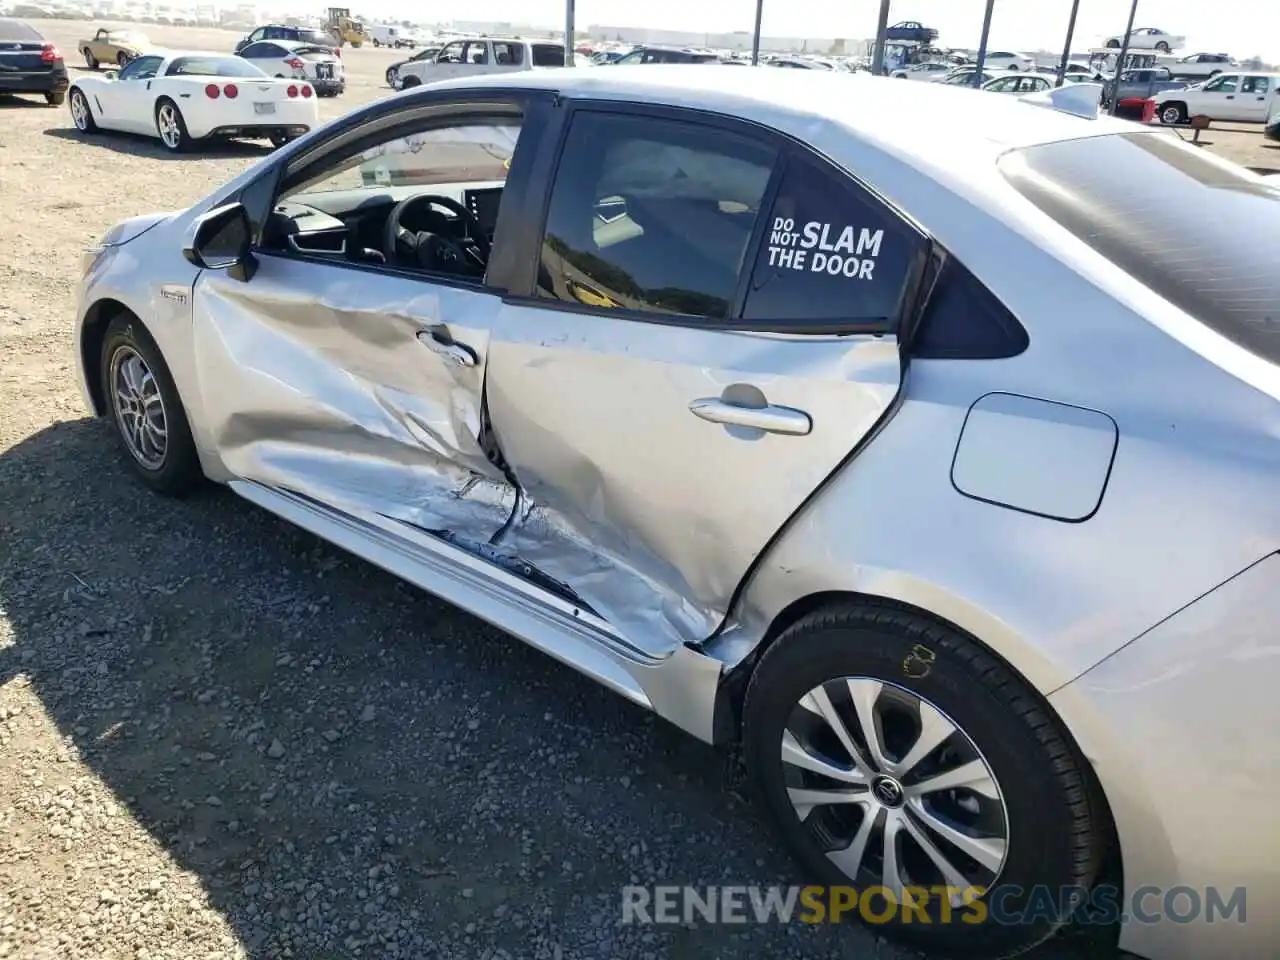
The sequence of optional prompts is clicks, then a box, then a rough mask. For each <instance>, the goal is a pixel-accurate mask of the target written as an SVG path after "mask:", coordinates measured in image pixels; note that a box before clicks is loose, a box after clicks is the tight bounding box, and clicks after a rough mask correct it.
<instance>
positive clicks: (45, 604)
mask: <svg viewBox="0 0 1280 960" xmlns="http://www.w3.org/2000/svg"><path fill="white" fill-rule="evenodd" d="M39 26H40V27H41V28H42V29H43V30H44V31H45V33H46V36H48V37H49V38H51V39H52V40H54V41H55V42H56V43H58V44H59V45H60V46H61V47H62V49H63V50H64V52H68V53H70V52H71V51H74V50H75V41H76V40H77V39H78V38H79V37H82V36H86V35H87V34H88V31H90V29H91V25H90V24H79V23H75V22H70V21H58V22H50V23H44V24H40V25H39ZM146 29H147V31H148V32H149V33H151V34H152V36H153V38H154V39H155V40H157V41H158V42H161V43H165V44H167V45H170V46H186V47H204V48H211V49H226V50H229V49H231V46H232V45H233V43H234V41H235V39H236V35H235V34H231V33H226V32H222V31H211V30H183V29H171V28H162V27H147V28H146ZM401 56H402V55H396V54H393V53H391V52H388V51H385V50H383V51H379V50H372V49H367V50H356V51H347V53H346V60H347V66H348V71H349V74H348V76H349V82H350V83H351V86H349V88H348V92H347V94H346V95H345V96H344V97H343V98H340V99H338V100H326V101H322V104H321V107H322V111H323V112H324V115H325V116H326V117H332V116H336V115H338V114H339V113H341V112H342V111H343V110H345V109H348V108H350V107H351V106H352V105H353V104H355V103H360V102H366V101H368V100H370V99H373V98H375V97H378V96H382V95H385V94H386V93H387V91H386V89H385V87H383V86H381V76H382V72H383V70H384V69H385V67H386V66H387V65H388V64H389V63H391V62H392V61H393V60H395V59H399V58H401ZM0 112H2V117H3V118H2V119H0V170H3V176H2V177H0V210H3V211H4V212H5V214H6V215H7V216H6V228H5V231H4V233H3V239H2V240H0V411H2V413H0V545H2V546H0V957H6V958H9V957H22V958H43V957H49V958H52V957H57V958H59V960H75V958H94V960H112V958H131V960H140V958H152V960H161V958H175V960H177V958H183V960H187V958H215V957H218V958H239V957H255V958H256V957H264V958H265V957H271V958H275V957H298V958H307V960H327V958H337V957H361V958H363V957H371V958H372V957H387V958H392V957H405V958H415V960H416V958H423V957H433V956H439V957H459V958H462V957H465V958H481V960H499V958H504V957H509V958H515V957H530V958H538V960H542V958H547V960H551V958H555V960H561V958H571V957H584V958H588V957H589V958H610V957H617V958H633V957H634V958H649V957H653V958H656V957H673V958H692V957H699V958H702V957H730V956H731V957H734V958H750V957H762V958H763V957H768V958H770V960H778V958H783V957H792V956H794V957H800V956H822V957H824V958H841V957H849V958H854V957H856V958H865V960H870V958H876V957H883V958H894V957H899V958H900V957H905V956H907V954H904V953H903V952H902V951H895V950H892V949H891V948H889V947H888V946H887V945H885V944H884V943H883V942H881V941H879V940H878V939H877V938H876V937H875V936H874V935H873V934H872V933H871V932H868V931H866V930H863V929H856V928H852V927H849V926H844V927H841V928H814V927H807V926H803V925H799V924H793V925H790V926H787V927H783V926H779V925H771V926H752V927H725V926H721V927H718V928H717V927H712V926H707V925H691V926H688V927H680V928H661V929H658V928H643V927H636V926H622V925H620V923H619V918H620V906H619V904H620V892H619V890H620V887H621V886H623V885H624V884H627V883H635V882H642V883H652V882H657V883H668V884H672V883H674V884H682V883H688V884H699V885H701V884H713V883H747V884H751V883H758V884H765V883H774V882H795V881H796V879H797V878H796V877H795V876H793V875H792V873H791V872H790V867H789V864H788V861H787V860H786V859H785V858H784V856H783V855H782V854H781V853H780V852H779V851H778V850H777V849H776V848H775V847H774V845H773V843H772V841H771V838H770V835H769V833H768V832H767V830H766V829H765V827H764V825H763V824H762V823H761V822H760V820H759V819H758V818H757V815H756V813H755V812H754V809H753V807H752V806H751V805H750V804H749V803H748V801H747V798H746V797H745V796H744V794H745V786H744V784H742V782H741V774H740V772H739V767H738V764H737V762H736V760H735V758H734V757H733V756H731V755H727V754H722V753H718V752H716V751H713V750H711V749H710V748H708V747H706V746H705V745H703V744H700V743H698V742H697V741H695V740H693V739H691V738H689V737H687V736H685V735H683V734H681V733H679V732H678V731H676V730H675V729H674V728H672V727H669V726H668V725H666V724H665V723H662V722H660V721H656V720H654V719H653V718H652V717H651V716H649V715H647V714H645V713H643V712H642V711H640V710H638V709H636V708H634V707H632V706H631V705H629V704H628V703H626V702H624V701H623V700H622V699H620V698H618V697H616V696H613V695H611V694H609V693H608V692H606V691H604V690H603V689H601V688H599V687H597V686H595V685H594V684H592V683H590V682H589V681H586V680H584V679H582V678H580V677H578V675H577V674H575V673H573V672H572V671H570V670H568V669H566V668H563V667H560V666H559V665H557V664H555V663H554V662H553V661H551V660H550V659H548V658H545V657H543V656H540V655H539V654H537V653H535V652H533V651H531V650H529V649H527V648H525V647H524V646H523V645H521V644H519V643H518V642H517V641H514V640H512V639H510V638H508V637H505V636H503V635H501V634H499V633H497V632H495V631H494V630H492V629H490V628H488V627H487V626H485V625H484V624H481V623H480V622H478V621H476V620H474V619H472V618H470V617H468V616H465V615H463V614H461V613H460V612H459V611H457V610H456V609H453V608H451V607H448V606H446V605H444V604H442V603H440V602H438V601H436V600H434V599H433V598H431V597H430V596H427V595H424V594H422V593H419V592H416V591H414V590H411V589H409V588H407V587H405V586H404V585H402V584H400V583H399V582H397V581H396V580H394V579H392V578H391V577H389V576H387V575H385V574H383V573H381V572H379V571H377V570H375V569H373V568H371V567H369V566H367V565H365V564H363V563H361V562H359V561H356V560H352V559H350V558H348V557H346V556H345V555H343V554H341V553H339V552H338V551H336V550H334V549H332V548H330V547H328V546H326V545H325V544H323V543H320V542H318V541H317V540H315V539H314V538H312V537H310V536H308V535H305V534H302V533H300V532H298V531H296V530H294V529H292V528H290V527H288V526H287V525H285V524H283V523H281V522H279V521H276V520H275V519H273V518H272V517H270V516H268V515H267V514H265V513H263V512H261V511H259V510H256V509H255V508H253V507H251V506H249V505H248V504H246V503H243V502H241V501H239V500H238V499H237V498H236V497H234V496H233V495H231V494H229V493H226V492H225V491H221V490H216V489H212V490H210V491H208V492H207V493H205V494H202V495H199V496H197V497H195V498H194V499H192V500H189V501H185V502H173V501H168V500H163V499H161V498H157V497H155V496H152V495H149V494H148V493H147V492H146V491H145V490H144V489H143V488H142V487H141V486H140V485H139V484H137V483H135V482H133V481H132V480H131V479H130V477H129V474H128V473H127V471H126V469H125V465H124V464H123V463H122V462H121V460H120V456H119V454H118V453H117V452H116V449H115V447H114V445H113V444H112V442H111V439H110V437H109V434H108V431H107V428H106V426H105V425H103V424H101V423H98V422H94V421H92V420H89V419H87V418H86V416H85V411H84V408H83V406H82V404H81V401H80V399H79V396H78V394H77V392H76V389H75V387H74V383H73V368H72V362H71V333H70V329H71V319H72V310H73V304H72V277H73V276H74V274H75V271H76V266H77V259H78V255H79V252H80V250H81V248H82V247H83V246H84V245H85V244H86V243H87V242H89V241H91V240H92V239H93V238H95V237H96V236H98V235H100V234H101V233H102V231H103V230H105V229H106V228H107V227H108V226H110V225H111V224H112V223H114V222H116V221H117V220H120V219H122V218H124V217H128V216H132V215H135V214H139V213H143V212H147V211H150V210H154V209H175V208H180V207H184V206H186V205H188V204H190V203H191V202H193V201H195V200H196V199H198V198H200V197H201V196H203V195H204V194H206V193H207V192H208V191H209V190H210V189H212V188H213V187H214V186H216V185H217V184H220V183H222V182H223V181H225V180H226V179H228V178H229V177H230V176H232V175H233V174H234V173H236V172H237V171H239V170H241V169H243V167H244V166H245V165H246V164H247V163H250V162H252V161H253V160H254V159H255V158H257V157H260V156H261V155H263V153H264V150H263V149H261V148H257V147H254V146H230V147H227V148H225V149H222V150H220V151H219V152H216V153H213V154H200V155H196V156H192V157H182V158H174V157H170V156H168V155H165V154H164V153H163V152H162V151H161V149H160V148H159V146H158V145H157V144H156V143H155V142H154V141H148V140H144V139H135V138H129V137H124V136H100V137H98V138H95V139H94V140H92V141H86V140H85V139H83V138H81V137H80V136H78V135H77V134H76V133H75V132H74V130H73V129H72V127H71V123H70V117H69V116H68V114H67V112H66V110H65V108H64V109H58V110H51V109H48V108H46V107H44V106H43V105H42V104H39V105H38V104H37V103H36V102H35V101H18V100H8V101H5V100H3V99H0ZM1227 136H1228V135H1227V134H1225V133H1224V134H1220V135H1218V136H1217V138H1218V139H1223V138H1225V137H1227ZM1242 136H1243V135H1242ZM1251 136H1252V137H1253V138H1254V139H1260V138H1258V137H1257V134H1256V132H1253V133H1252V134H1251ZM1254 146H1256V145H1252V144H1251V145H1250V147H1249V149H1253V147H1254ZM1040 955H1041V956H1043V957H1048V956H1050V955H1052V956H1055V957H1062V958H1067V957H1085V956H1097V955H1098V954H1097V950H1096V948H1087V949H1086V948H1077V947H1076V946H1074V945H1069V944H1065V943H1064V944H1059V945H1057V946H1055V947H1054V948H1053V949H1052V950H1045V951H1041V953H1040Z"/></svg>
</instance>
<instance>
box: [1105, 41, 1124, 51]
mask: <svg viewBox="0 0 1280 960" xmlns="http://www.w3.org/2000/svg"><path fill="white" fill-rule="evenodd" d="M1105 46H1106V48H1107V49H1108V50H1119V49H1120V41H1119V40H1114V39H1113V40H1108V41H1107V42H1106V44H1105Z"/></svg>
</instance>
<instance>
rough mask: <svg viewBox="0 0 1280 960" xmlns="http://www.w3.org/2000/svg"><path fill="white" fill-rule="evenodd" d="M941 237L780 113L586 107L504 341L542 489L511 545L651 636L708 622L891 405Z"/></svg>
mask: <svg viewBox="0 0 1280 960" xmlns="http://www.w3.org/2000/svg"><path fill="white" fill-rule="evenodd" d="M926 257H927V243H926V241H925V239H924V238H923V236H922V234H921V233H920V232H919V231H918V230H917V229H916V228H915V227H914V226H913V225H911V224H909V223H908V222H907V221H906V220H904V219H903V218H902V217H900V216H899V215H898V214H897V213H896V212H895V211H894V210H892V209H891V208H890V207H889V206H888V205H886V204H885V203H884V202H882V201H881V200H880V199H878V198H877V197H876V196H875V195H873V194H872V193H870V192H869V191H868V190H867V189H865V188H864V187H863V186H861V185H860V184H859V183H858V182H857V181H855V180H854V178H852V177H851V176H849V175H848V174H847V173H846V172H844V171H842V170H839V169H837V168H835V167H833V166H831V165H830V164H829V163H827V162H826V161H824V160H822V159H821V158H819V157H817V156H816V155H812V154H810V153H809V152H808V151H807V150H804V149H802V148H800V147H797V146H792V145H790V144H788V143H787V142H786V141H783V140H782V139H781V138H778V139H777V140H775V139H774V138H772V137H770V136H768V135H766V134H763V133H761V132H760V128H759V127H748V126H746V125H740V124H738V123H736V122H735V121H732V120H730V119H728V118H721V117H710V116H707V115H705V114H700V113H698V112H696V111H685V110H681V111H656V110H651V109H648V108H643V107H635V108H632V107H624V106H604V105H600V104H594V105H593V104H579V105H577V106H576V107H574V108H573V111H572V115H571V117H570V118H569V119H568V121H567V133H566V135H565V139H564V145H563V149H562V153H561V159H560V161H559V164H558V167H557V169H556V171H555V173H554V178H553V183H552V187H551V197H550V201H549V206H548V209H547V214H546V221H545V225H544V229H543V232H542V236H541V247H540V262H539V263H538V265H537V269H536V277H534V276H530V277H529V282H528V289H527V294H528V295H527V296H524V297H512V298H510V299H509V301H508V304H507V306H506V308H505V309H504V310H503V311H502V313H501V315H500V317H499V322H498V325H497V326H496V327H495V328H494V331H493V336H492V338H491V340H490V344H489V373H488V378H489V385H488V391H487V392H488V409H489V414H490V417H491V420H492V423H493V426H494V430H495V433H496V436H497V439H498V442H499V444H500V446H501V448H502V451H503V455H504V457H505V458H506V461H507V463H508V464H509V465H510V468H511V470H512V473H513V476H514V477H515V479H516V480H517V482H518V484H519V487H520V495H521V503H520V505H519V508H518V510H517V514H516V517H515V518H514V520H513V522H512V524H511V525H510V526H509V527H508V528H507V529H506V530H504V531H503V534H502V538H501V542H502V543H503V545H504V546H505V547H506V548H507V549H510V550H511V551H513V552H514V553H516V554H517V555H519V556H520V557H521V558H522V559H523V560H525V561H527V562H528V563H529V564H531V565H532V566H534V567H535V568H537V569H538V570H540V571H541V572H542V573H544V574H546V575H547V576H549V577H552V578H554V579H556V580H557V581H559V582H562V583H565V584H567V585H568V586H569V587H570V588H571V589H572V590H573V591H574V592H575V594H576V595H577V596H579V597H581V598H583V599H584V600H585V602H586V603H588V604H589V605H590V606H591V607H592V609H594V610H595V612H596V613H598V614H599V615H600V616H602V617H604V618H605V619H607V620H608V621H609V622H610V623H611V624H612V625H613V626H614V628H615V629H617V630H619V631H620V632H621V633H622V634H623V635H624V636H625V637H626V638H627V640H628V641H629V642H630V643H632V644H633V645H634V646H636V647H638V648H640V649H641V650H644V651H645V652H646V653H648V654H650V655H654V656H661V655H663V654H664V653H667V652H670V650H672V649H674V647H675V645H676V644H679V643H697V642H700V641H702V640H704V639H706V638H707V637H708V636H709V635H711V634H712V633H714V632H715V631H716V630H717V629H718V628H720V626H721V624H722V623H723V622H724V621H725V618H726V615H727V613H728V611H729V608H730V605H731V602H732V598H733V595H734V593H735V591H736V590H737V588H738V586H739V584H740V583H741V582H742V580H743V578H744V577H745V576H746V575H747V574H748V572H749V570H750V569H751V567H752V564H753V563H754V562H755V561H756V559H757V558H758V557H759V556H760V555H761V554H762V552H763V551H765V549H766V548H767V546H768V544H769V542H770V540H771V538H772V537H773V536H774V535H775V534H776V533H777V531H778V530H779V529H780V528H781V527H782V526H783V525H784V524H786V522H787V521H788V519H789V518H790V517H791V516H792V515H793V514H794V513H795V512H796V511H797V510H798V509H799V508H800V506H801V505H802V504H803V503H804V502H805V500H806V498H808V497H809V496H810V494H811V493H813V491H814V490H815V489H816V488H817V487H819V486H820V485H821V484H822V483H823V481H824V480H825V479H826V478H827V477H828V476H830V475H831V474H832V473H833V471H835V470H837V469H838V468H839V467H840V466H841V464H842V463H843V462H844V461H845V460H846V459H847V458H849V457H851V456H852V455H853V454H854V452H855V451H856V449H857V448H858V446H859V445H860V444H861V443H862V442H863V441H864V440H865V439H867V438H868V437H869V436H870V435H871V434H872V432H873V430H874V428H875V427H876V425H877V424H878V423H879V422H880V421H881V420H882V419H883V418H884V417H886V416H887V415H888V413H889V411H890V410H891V408H892V406H893V403H894V400H895V397H896V396H897V394H898V391H899V386H900V383H901V378H902V373H901V370H902V364H901V361H900V357H899V350H898V343H897V336H896V331H897V329H898V323H899V319H900V317H901V316H902V315H903V313H904V312H905V311H906V310H907V304H908V303H909V302H910V301H911V300H912V291H913V289H914V288H915V287H916V286H917V285H918V279H919V277H920V275H921V273H922V271H923V267H924V263H925V261H926ZM532 272H533V271H532V270H531V271H530V273H532Z"/></svg>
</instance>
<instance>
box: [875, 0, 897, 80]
mask: <svg viewBox="0 0 1280 960" xmlns="http://www.w3.org/2000/svg"><path fill="white" fill-rule="evenodd" d="M891 2H892V0H880V16H879V17H878V18H877V20H876V45H875V46H874V47H872V49H871V72H872V73H873V74H875V75H876V76H877V77H878V76H880V75H881V74H882V73H884V44H885V40H886V39H887V38H886V36H885V35H886V34H887V33H888V32H889V4H890V3H891Z"/></svg>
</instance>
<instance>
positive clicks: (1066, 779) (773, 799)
mask: <svg viewBox="0 0 1280 960" xmlns="http://www.w3.org/2000/svg"><path fill="white" fill-rule="evenodd" d="M743 750H744V754H745V757H746V761H747V765H748V768H749V770H750V772H751V775H752V779H753V781H754V783H755V785H756V789H757V791H758V793H759V794H760V796H761V798H762V799H763V801H764V805H765V807H766V808H767V809H768V812H769V813H770V814H771V816H772V819H773V820H774V822H775V823H776V825H777V826H778V828H779V829H780V832H781V833H782V834H783V836H784V838H785V839H786V841H787V843H788V845H789V846H790V847H791V849H792V851H793V852H794V854H795V855H796V857H797V859H798V860H799V861H800V863H801V864H802V866H803V867H804V869H805V870H806V872H807V873H809V874H810V875H811V876H812V877H813V879H814V880H815V882H818V883H821V884H825V885H827V887H828V888H831V887H840V888H844V889H845V890H848V889H849V888H851V887H852V888H856V890H857V891H858V894H859V896H858V900H859V906H860V908H861V909H860V910H859V911H858V912H859V913H860V915H861V916H864V917H867V916H871V917H875V918H876V919H877V920H882V921H883V922H882V923H879V924H878V927H879V932H883V933H884V934H885V935H891V936H895V937H896V938H898V939H901V940H906V941H912V942H914V943H915V944H916V945H917V946H919V947H922V948H923V949H925V950H926V951H935V950H936V951H938V952H940V953H941V954H943V955H948V956H949V955H952V954H965V955H971V956H979V955H980V956H986V957H1003V956H1009V955H1012V954H1015V953H1019V952H1022V951H1025V950H1028V949H1030V948H1032V947H1033V946H1035V945H1036V944H1038V943H1040V942H1042V941H1044V940H1047V939H1048V938H1049V937H1051V936H1052V935H1053V934H1054V933H1055V932H1056V931H1057V930H1058V929H1059V928H1060V927H1062V926H1063V925H1065V923H1066V922H1067V921H1068V920H1069V919H1070V918H1071V914H1072V910H1071V909H1070V908H1067V909H1063V910H1061V911H1060V912H1058V911H1046V910H1042V909H1039V907H1040V906H1043V904H1039V903H1038V901H1036V899H1035V898H1034V897H1033V894H1034V893H1036V892H1037V891H1043V890H1052V891H1054V896H1055V900H1054V903H1055V904H1057V903H1058V902H1059V901H1058V899H1056V898H1057V895H1058V892H1059V891H1063V890H1067V889H1071V890H1087V889H1089V888H1090V886H1091V885H1092V884H1093V883H1094V882H1095V880H1096V879H1097V877H1098V875H1099V872H1100V870H1101V866H1102V862H1103V859H1104V856H1105V853H1106V851H1107V849H1108V843H1109V838H1110V836H1111V833H1110V823H1109V820H1108V819H1107V814H1106V812H1105V805H1104V804H1103V803H1102V802H1101V800H1100V797H1099V794H1098V792H1097V790H1096V788H1095V787H1094V786H1093V781H1092V779H1091V775H1090V773H1089V771H1088V770H1087V767H1086V764H1085V762H1084V761H1083V760H1082V759H1081V758H1080V757H1079V755H1078V753H1077V752H1076V751H1075V750H1074V749H1073V747H1072V746H1071V745H1070V744H1069V743H1068V741H1067V737H1066V734H1065V733H1064V732H1063V731H1062V729H1061V727H1060V725H1059V723H1058V721H1057V720H1056V718H1055V717H1054V716H1053V715H1052V714H1051V713H1050V711H1049V709H1048V707H1047V706H1045V705H1044V704H1043V703H1042V701H1041V700H1040V699H1039V697H1038V696H1037V695H1036V694H1035V693H1034V692H1033V691H1032V690H1031V689H1030V688H1029V687H1027V685H1026V684H1025V683H1024V682H1023V681H1022V680H1021V678H1019V677H1018V676H1016V675H1015V674H1014V673H1013V672H1012V671H1010V670H1009V668H1007V667H1006V666H1005V665H1004V664H1003V663H1001V662H1000V661H998V660H997V659H996V658H995V657H993V656H992V655H991V654H989V653H988V652H987V651H986V650H985V649H984V648H982V647H980V646H979V645H978V644H977V643H976V642H974V641H973V640H970V639H968V638H967V637H965V636H964V635H963V634H961V633H959V632H958V631H956V630H953V629H951V628H949V627H945V626H942V625H940V624H938V623H935V622H934V621H932V620H929V619H926V618H924V617H923V616H920V615H917V614H915V613H911V612H908V611H904V610H900V609H898V608H896V607H891V606H888V605H879V604H875V603H868V604H857V605H847V606H835V607H831V608H827V609H825V610H820V611H818V612H816V613H814V614H811V615H810V616H808V617H805V618H804V619H802V620H800V621H799V622H797V623H796V624H794V625H793V626H791V627H790V628H789V629H788V630H787V631H786V632H785V633H783V635H782V636H781V637H779V638H778V640H777V641H776V642H775V643H774V644H773V645H772V646H771V647H770V648H769V649H768V650H767V651H766V652H765V654H764V655H763V657H762V658H761V659H760V662H759V664H758V665H757V666H756V668H755V671H754V673H753V675H752V678H751V682H750V684H749V686H748V689H747V694H746V699H745V703H744V710H743ZM867 898H870V901H868V900H867ZM863 904H865V906H863ZM907 904H910V906H907ZM1076 905H1077V904H1071V905H1070V906H1071V907H1074V906H1076ZM1028 908H1030V909H1028ZM995 913H998V914H999V915H998V916H996V915H993V914H995Z"/></svg>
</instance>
